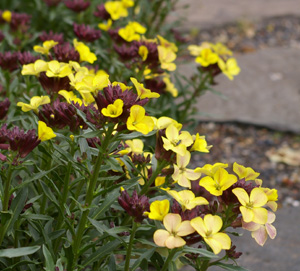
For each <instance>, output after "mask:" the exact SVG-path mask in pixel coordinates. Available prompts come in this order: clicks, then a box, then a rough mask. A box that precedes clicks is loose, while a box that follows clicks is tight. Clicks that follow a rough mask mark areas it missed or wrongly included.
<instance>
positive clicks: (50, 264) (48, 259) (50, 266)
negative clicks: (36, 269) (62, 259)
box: [43, 245, 55, 271]
mask: <svg viewBox="0 0 300 271" xmlns="http://www.w3.org/2000/svg"><path fill="white" fill-rule="evenodd" d="M43 254H44V257H45V264H46V266H45V267H46V268H45V270H46V271H54V268H55V266H54V261H53V259H52V255H51V253H50V251H49V250H48V248H47V247H46V246H45V245H43Z"/></svg>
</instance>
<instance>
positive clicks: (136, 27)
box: [127, 22, 147, 34]
mask: <svg viewBox="0 0 300 271" xmlns="http://www.w3.org/2000/svg"><path fill="white" fill-rule="evenodd" d="M127 26H128V27H130V28H132V29H133V30H134V32H136V33H139V34H145V33H146V31H147V28H146V27H144V26H142V25H141V24H140V23H138V22H129V23H128V24H127Z"/></svg>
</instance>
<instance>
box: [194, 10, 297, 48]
mask: <svg viewBox="0 0 300 271" xmlns="http://www.w3.org/2000/svg"><path fill="white" fill-rule="evenodd" d="M202 41H211V42H222V43H225V44H226V45H227V46H228V47H229V48H230V49H232V50H233V51H234V52H242V53H245V52H252V51H255V50H257V49H262V48H267V47H297V48H300V17H297V16H294V15H285V16H280V17H273V18H266V19H263V20H261V21H259V22H249V21H246V20H245V21H239V22H236V23H230V24H227V25H222V26H219V27H214V28H212V29H205V30H202V31H200V32H199V34H198V35H197V38H196V42H197V43H201V42H202Z"/></svg>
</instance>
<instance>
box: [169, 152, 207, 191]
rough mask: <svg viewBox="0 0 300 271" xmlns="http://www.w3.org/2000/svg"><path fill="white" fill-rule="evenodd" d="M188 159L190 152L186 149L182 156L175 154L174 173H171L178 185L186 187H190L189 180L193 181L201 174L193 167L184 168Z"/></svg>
mask: <svg viewBox="0 0 300 271" xmlns="http://www.w3.org/2000/svg"><path fill="white" fill-rule="evenodd" d="M190 159H191V153H190V152H188V151H187V152H186V153H185V155H183V156H181V155H179V154H177V156H176V161H177V164H174V173H173V175H172V178H173V180H174V181H177V182H178V184H179V185H180V186H183V187H188V188H191V180H192V181H195V180H197V179H199V178H200V176H201V173H196V172H195V171H194V170H193V169H188V168H186V166H187V165H188V164H189V162H190Z"/></svg>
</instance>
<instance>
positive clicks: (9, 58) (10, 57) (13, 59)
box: [0, 52, 19, 72]
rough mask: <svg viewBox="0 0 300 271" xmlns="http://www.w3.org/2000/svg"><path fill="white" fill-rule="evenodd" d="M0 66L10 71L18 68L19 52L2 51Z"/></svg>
mask: <svg viewBox="0 0 300 271" xmlns="http://www.w3.org/2000/svg"><path fill="white" fill-rule="evenodd" d="M0 67H1V68H2V69H4V70H8V71H10V72H12V71H14V70H16V69H18V67H19V65H18V53H17V52H13V53H11V52H4V53H0Z"/></svg>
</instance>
